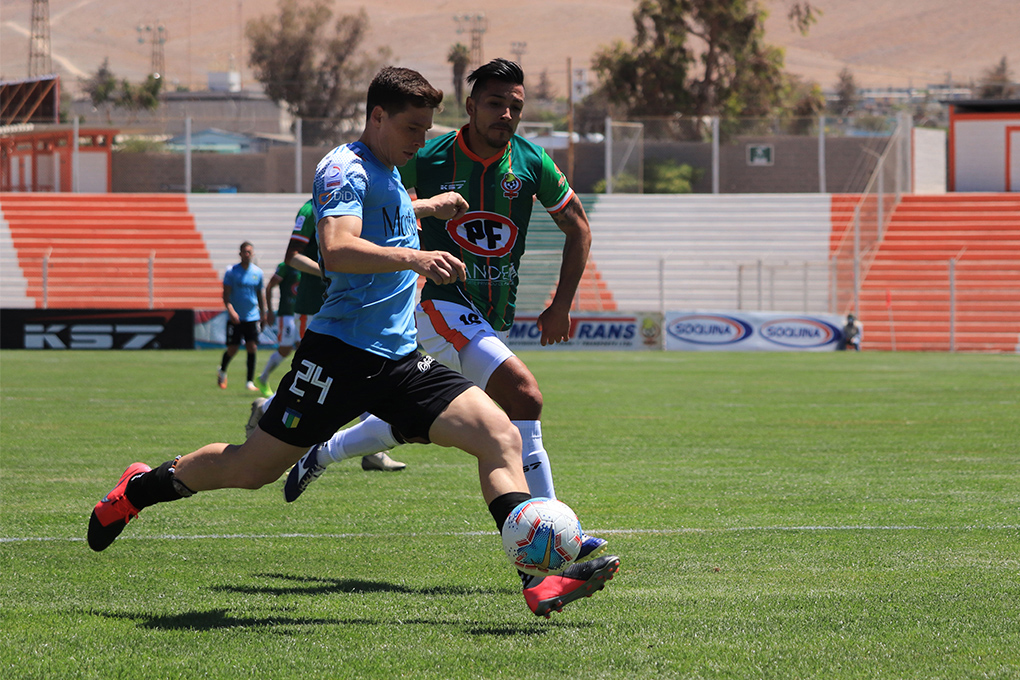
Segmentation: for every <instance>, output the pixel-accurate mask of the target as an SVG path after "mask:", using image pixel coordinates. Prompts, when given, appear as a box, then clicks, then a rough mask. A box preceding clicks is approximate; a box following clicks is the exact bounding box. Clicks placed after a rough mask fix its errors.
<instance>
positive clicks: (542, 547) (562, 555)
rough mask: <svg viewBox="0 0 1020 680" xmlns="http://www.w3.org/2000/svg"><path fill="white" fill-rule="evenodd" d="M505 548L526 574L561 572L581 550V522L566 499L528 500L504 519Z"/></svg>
mask: <svg viewBox="0 0 1020 680" xmlns="http://www.w3.org/2000/svg"><path fill="white" fill-rule="evenodd" d="M502 534H503V550H505V551H506V555H507V557H508V558H510V563H511V564H513V565H514V567H516V568H517V569H520V570H521V571H523V572H524V573H526V574H532V575H534V576H548V575H550V574H558V573H560V572H561V571H563V570H564V569H566V568H567V567H569V566H570V565H571V563H573V561H574V560H576V559H577V554H578V553H579V552H580V550H581V522H580V521H578V519H577V515H575V514H574V511H573V510H571V509H570V508H569V507H568V506H567V504H566V503H561V502H560V501H557V500H553V499H551V498H542V497H538V498H531V499H529V500H526V501H524V502H523V503H521V504H520V505H518V506H517V507H516V508H514V509H513V511H512V512H511V513H510V514H509V515H508V516H507V518H506V521H505V522H503V532H502Z"/></svg>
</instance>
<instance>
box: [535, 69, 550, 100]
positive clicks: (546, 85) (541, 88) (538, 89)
mask: <svg viewBox="0 0 1020 680" xmlns="http://www.w3.org/2000/svg"><path fill="white" fill-rule="evenodd" d="M531 92H532V93H533V94H534V96H535V99H537V100H539V101H543V102H550V101H552V100H553V99H555V98H556V88H555V87H553V84H552V81H551V80H549V69H543V70H542V72H541V73H540V74H538V84H537V85H535V87H534V88H533V89H532V90H531Z"/></svg>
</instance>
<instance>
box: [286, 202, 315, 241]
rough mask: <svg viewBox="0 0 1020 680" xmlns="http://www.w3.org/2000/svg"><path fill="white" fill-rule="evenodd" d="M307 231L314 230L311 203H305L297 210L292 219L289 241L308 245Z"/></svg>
mask: <svg viewBox="0 0 1020 680" xmlns="http://www.w3.org/2000/svg"><path fill="white" fill-rule="evenodd" d="M309 229H311V230H313V231H314V229H315V212H314V211H313V210H312V202H311V201H305V204H304V205H303V206H301V209H300V210H298V214H297V216H296V217H295V218H294V229H292V230H291V232H290V239H291V240H292V241H297V242H299V243H308V241H309V240H310V238H309Z"/></svg>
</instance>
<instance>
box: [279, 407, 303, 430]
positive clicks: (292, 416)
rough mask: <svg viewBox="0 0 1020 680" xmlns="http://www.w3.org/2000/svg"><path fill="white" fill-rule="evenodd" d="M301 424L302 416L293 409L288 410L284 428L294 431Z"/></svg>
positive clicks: (284, 416) (284, 415) (284, 418)
mask: <svg viewBox="0 0 1020 680" xmlns="http://www.w3.org/2000/svg"><path fill="white" fill-rule="evenodd" d="M300 422H301V414H300V413H298V412H297V411H294V410H292V409H287V410H286V412H284V414H283V426H284V427H286V428H287V429H288V430H292V429H294V428H295V427H297V426H298V424H299V423H300Z"/></svg>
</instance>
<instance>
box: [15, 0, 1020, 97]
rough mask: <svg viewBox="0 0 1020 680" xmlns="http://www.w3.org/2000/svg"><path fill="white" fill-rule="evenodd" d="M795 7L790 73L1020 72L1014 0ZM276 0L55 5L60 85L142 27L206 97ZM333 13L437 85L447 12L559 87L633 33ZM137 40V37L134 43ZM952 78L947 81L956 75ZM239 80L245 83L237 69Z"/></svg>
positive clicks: (141, 51) (547, 9)
mask: <svg viewBox="0 0 1020 680" xmlns="http://www.w3.org/2000/svg"><path fill="white" fill-rule="evenodd" d="M790 2H792V0H768V1H767V6H768V7H769V9H770V12H771V16H770V18H769V20H768V22H767V37H768V40H769V41H770V42H771V43H773V44H775V45H779V46H783V47H785V48H786V50H787V58H786V63H787V68H788V70H790V71H792V72H794V73H797V74H799V75H802V76H804V77H806V78H808V79H812V80H815V81H817V82H818V83H819V84H821V85H822V87H823V88H831V87H833V85H834V84H835V81H836V74H837V73H838V72H839V70H840V69H841V68H842V67H843V66H849V67H850V69H851V70H852V71H853V73H854V75H855V77H856V79H857V82H858V83H859V84H860V85H862V86H874V87H886V86H895V87H903V86H907V85H909V84H913V85H914V86H915V87H923V86H925V85H927V84H931V83H944V82H946V80H947V79H948V78H949V77H951V78H952V79H953V80H954V81H956V82H959V83H968V82H970V81H972V80H975V79H977V78H979V77H980V75H981V73H982V71H983V70H985V69H987V68H989V67H991V66H992V65H994V64H995V63H997V62H998V61H999V59H1001V58H1002V57H1003V56H1006V57H1007V58H1008V59H1009V62H1010V64H1011V65H1012V68H1013V69H1014V70H1015V73H1014V79H1016V78H1017V73H1020V38H1018V36H1020V5H1018V3H1017V0H970V1H969V2H962V1H961V0H897V1H895V2H894V1H893V0H816V1H815V2H814V3H813V4H815V5H816V6H817V7H820V8H821V9H822V11H823V14H822V16H821V18H820V20H819V21H818V23H817V24H816V25H815V26H813V27H812V28H811V30H810V32H809V33H808V35H807V36H801V35H799V34H798V33H796V32H794V31H793V30H791V29H790V27H789V25H788V23H787V21H786V19H785V14H786V8H787V7H788V6H789V4H790ZM31 4H32V3H31V0H3V3H2V5H0V75H2V77H4V78H23V77H25V76H26V75H27V71H28V69H27V63H28V34H29V27H30V25H31ZM276 4H277V3H276V0H201V1H200V0H184V2H175V3H171V4H168V3H167V2H165V0H50V25H51V29H50V30H51V45H52V54H53V63H54V68H55V69H57V70H58V71H59V72H60V73H61V74H62V75H63V76H64V87H65V88H66V89H69V90H71V91H75V90H77V89H78V78H79V77H81V76H83V75H86V74H88V73H92V72H94V71H95V70H96V68H98V66H99V65H100V64H101V63H102V61H103V59H104V58H106V57H108V58H109V60H110V67H111V69H112V70H113V72H114V73H115V74H117V75H118V76H122V77H127V78H129V79H131V80H139V79H141V78H142V77H144V75H145V74H146V73H147V72H148V70H149V63H150V55H151V44H150V43H149V42H147V40H148V36H150V35H151V33H146V34H140V33H139V31H138V27H139V26H140V25H156V24H162V25H163V26H165V27H166V31H167V34H166V35H167V41H166V43H165V45H164V49H165V59H166V71H167V73H166V76H167V77H168V78H169V80H170V82H171V83H180V84H182V85H185V86H191V87H192V88H193V89H204V87H205V84H206V73H207V72H208V71H223V70H228V69H229V68H231V65H232V64H237V65H238V66H240V64H239V60H238V59H237V57H238V55H240V54H243V53H244V52H245V50H246V48H245V46H244V43H243V32H242V29H241V27H242V26H243V25H244V23H246V22H247V21H248V20H250V19H252V18H254V17H256V16H261V15H264V14H269V13H275V12H276ZM333 6H334V9H335V11H336V12H337V13H349V12H354V11H356V10H357V9H358V8H360V7H362V6H364V7H365V8H366V11H367V12H368V15H369V17H370V20H371V35H370V37H369V40H368V45H367V46H368V47H379V46H384V45H385V46H388V47H389V48H390V49H391V50H392V52H393V56H394V58H393V60H392V61H393V62H394V63H398V64H400V65H405V66H410V67H413V68H417V69H419V70H420V71H422V73H424V74H425V75H426V76H428V77H429V78H430V79H431V80H432V81H433V82H435V83H436V84H437V85H439V86H440V87H443V88H444V89H446V88H448V87H449V80H450V67H449V65H448V64H447V63H446V53H447V51H448V50H449V48H450V46H451V45H452V44H454V43H456V42H463V43H465V44H470V35H468V34H467V33H458V32H457V22H455V21H454V16H455V15H462V14H464V13H477V12H484V14H485V16H486V18H487V20H488V29H487V31H486V32H485V33H484V35H483V45H484V56H485V58H491V57H495V56H507V57H513V56H514V54H513V51H512V43H514V42H522V43H526V46H525V47H524V51H523V56H522V63H523V65H524V67H525V69H526V70H527V71H529V72H530V73H537V72H541V71H543V70H545V71H548V75H549V77H550V79H551V80H552V82H553V83H554V84H555V85H556V87H557V88H558V89H559V91H560V93H561V94H563V93H565V91H566V81H567V76H566V72H567V59H568V57H569V58H571V59H572V64H573V67H574V68H584V67H587V66H588V65H589V62H590V58H591V55H592V54H593V52H594V51H595V50H596V49H597V48H598V47H599V46H601V45H605V44H608V43H610V42H612V41H613V40H617V39H621V40H626V41H629V40H630V38H631V36H632V35H633V22H632V19H631V12H632V9H633V6H634V4H633V3H632V2H630V1H628V0H517V2H515V3H503V2H492V1H491V0H478V1H475V2H469V1H467V0H438V1H435V2H422V1H421V0H385V1H384V2H375V3H366V2H364V1H363V0H334V3H333ZM140 35H141V37H142V40H143V42H141V43H140V42H139V37H140ZM950 74H951V76H950ZM242 81H243V83H244V85H246V86H250V85H251V84H252V82H251V75H250V72H249V71H248V70H247V69H242Z"/></svg>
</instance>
